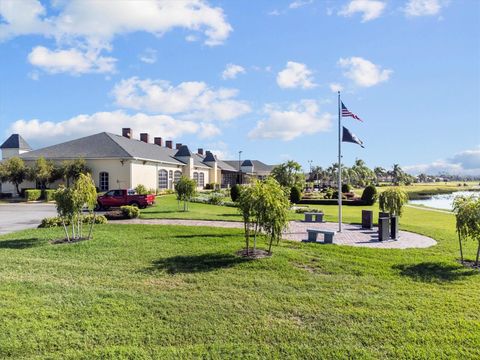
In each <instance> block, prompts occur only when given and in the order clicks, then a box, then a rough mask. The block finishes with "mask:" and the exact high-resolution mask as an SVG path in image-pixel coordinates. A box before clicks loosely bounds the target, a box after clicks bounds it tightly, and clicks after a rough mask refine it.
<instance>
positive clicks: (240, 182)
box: [238, 150, 243, 185]
mask: <svg viewBox="0 0 480 360" xmlns="http://www.w3.org/2000/svg"><path fill="white" fill-rule="evenodd" d="M242 152H243V151H242V150H240V151H239V152H238V183H239V184H240V185H241V184H242V168H241V160H242Z"/></svg>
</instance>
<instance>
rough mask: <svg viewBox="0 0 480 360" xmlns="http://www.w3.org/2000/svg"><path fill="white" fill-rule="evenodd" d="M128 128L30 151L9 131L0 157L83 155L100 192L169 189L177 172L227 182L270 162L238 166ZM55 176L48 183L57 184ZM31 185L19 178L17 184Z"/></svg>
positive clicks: (5, 187) (201, 182) (7, 187)
mask: <svg viewBox="0 0 480 360" xmlns="http://www.w3.org/2000/svg"><path fill="white" fill-rule="evenodd" d="M132 134H133V132H132V129H130V128H124V129H122V135H116V134H111V133H107V132H102V133H98V134H94V135H90V136H86V137H83V138H80V139H76V140H71V141H67V142H64V143H60V144H57V145H52V146H47V147H44V148H41V149H38V150H32V148H31V147H30V146H29V145H28V143H27V142H26V141H25V140H24V139H23V138H22V137H21V136H20V135H18V134H14V135H11V136H10V137H9V138H8V139H7V140H6V141H5V142H4V143H3V144H2V145H1V146H0V149H1V150H2V159H3V160H5V159H8V158H11V157H14V156H18V157H20V158H21V159H23V160H24V161H25V162H26V163H27V164H33V162H34V161H36V160H37V159H38V158H40V157H44V158H45V159H47V160H51V161H53V162H55V163H61V162H62V161H64V160H73V159H79V158H81V159H84V160H85V161H86V163H87V166H88V167H89V168H90V169H91V172H92V178H93V180H94V181H95V184H96V186H97V187H98V188H99V189H100V191H106V190H109V189H117V188H134V187H136V186H137V185H139V184H142V185H144V186H145V187H147V188H151V189H160V190H166V189H173V188H174V185H175V183H176V182H177V181H178V180H179V179H180V177H181V176H182V175H183V176H186V177H188V178H190V179H193V180H195V181H196V182H197V184H198V188H203V187H205V185H206V184H208V183H215V184H220V185H221V186H223V187H228V186H232V185H233V184H236V183H238V182H239V181H243V182H245V181H246V180H247V179H248V178H249V177H257V178H263V177H265V176H267V175H268V174H269V171H271V168H272V166H269V165H266V164H264V163H262V162H260V161H257V160H252V161H250V160H245V161H243V163H242V164H241V166H240V171H239V169H238V161H237V162H235V161H222V160H220V159H218V158H217V157H216V156H215V155H214V154H213V153H212V152H210V151H206V152H204V150H203V149H198V151H197V152H196V153H192V152H191V151H190V149H189V148H188V146H187V145H182V144H179V143H177V144H176V146H175V149H174V148H173V141H171V140H168V141H166V142H165V146H164V145H163V139H162V138H160V137H155V138H154V141H153V143H150V142H149V135H148V134H147V133H141V134H140V139H139V140H136V139H134V138H133V136H132ZM59 183H61V181H57V182H56V183H55V184H53V186H54V187H55V186H58V184H59ZM0 186H1V188H0V190H1V192H11V193H14V192H15V189H14V186H13V185H12V184H10V183H4V184H0ZM31 187H36V186H35V184H33V183H31V182H27V181H26V182H24V183H23V184H22V185H21V188H31Z"/></svg>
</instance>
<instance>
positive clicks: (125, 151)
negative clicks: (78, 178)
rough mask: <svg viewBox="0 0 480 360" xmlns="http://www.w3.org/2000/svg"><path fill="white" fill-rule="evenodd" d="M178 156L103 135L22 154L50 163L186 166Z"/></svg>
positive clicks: (25, 156)
mask: <svg viewBox="0 0 480 360" xmlns="http://www.w3.org/2000/svg"><path fill="white" fill-rule="evenodd" d="M174 155H175V150H172V149H169V148H165V147H160V146H158V145H155V144H148V143H145V142H143V141H140V140H134V139H128V138H126V137H123V136H120V135H115V134H111V133H106V132H102V133H99V134H95V135H90V136H86V137H83V138H80V139H76V140H71V141H67V142H64V143H61V144H57V145H52V146H48V147H45V148H43V149H38V150H35V151H30V152H28V153H25V154H22V155H21V157H22V158H24V159H37V158H39V157H41V156H43V157H45V158H47V159H73V158H84V159H101V158H104V159H108V158H124V159H125V158H138V159H144V160H155V161H161V162H166V163H172V164H178V165H181V164H182V163H181V162H180V161H178V160H177V159H175V158H174V157H173V156H174Z"/></svg>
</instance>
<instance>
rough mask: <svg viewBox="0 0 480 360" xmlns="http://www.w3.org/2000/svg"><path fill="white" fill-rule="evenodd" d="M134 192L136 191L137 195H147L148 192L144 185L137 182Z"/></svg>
mask: <svg viewBox="0 0 480 360" xmlns="http://www.w3.org/2000/svg"><path fill="white" fill-rule="evenodd" d="M135 192H136V193H137V194H138V195H147V194H148V190H147V188H146V187H145V185H142V184H138V185H137V186H136V187H135Z"/></svg>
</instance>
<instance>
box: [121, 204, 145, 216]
mask: <svg viewBox="0 0 480 360" xmlns="http://www.w3.org/2000/svg"><path fill="white" fill-rule="evenodd" d="M120 210H121V211H122V214H123V216H125V217H126V218H128V219H135V218H138V217H139V215H140V209H139V208H137V207H136V206H130V205H125V206H120Z"/></svg>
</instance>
